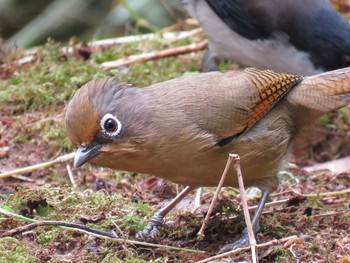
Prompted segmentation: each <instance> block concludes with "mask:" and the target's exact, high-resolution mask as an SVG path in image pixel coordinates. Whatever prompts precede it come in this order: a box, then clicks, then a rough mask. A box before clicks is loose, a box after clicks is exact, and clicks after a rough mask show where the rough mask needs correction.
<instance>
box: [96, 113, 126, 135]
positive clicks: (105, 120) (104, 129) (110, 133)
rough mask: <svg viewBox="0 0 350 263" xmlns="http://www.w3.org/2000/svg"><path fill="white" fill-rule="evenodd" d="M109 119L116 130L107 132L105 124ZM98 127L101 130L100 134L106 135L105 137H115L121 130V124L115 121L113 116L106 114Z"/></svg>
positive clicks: (115, 118)
mask: <svg viewBox="0 0 350 263" xmlns="http://www.w3.org/2000/svg"><path fill="white" fill-rule="evenodd" d="M110 119H111V120H113V121H115V124H116V128H115V129H114V130H113V131H108V130H106V128H105V125H106V122H107V121H108V120H110ZM100 126H101V129H102V133H103V134H106V135H108V136H110V137H112V136H117V135H118V134H119V133H120V131H121V129H122V123H121V122H120V121H119V120H118V119H117V117H115V116H114V115H112V114H110V113H106V114H105V115H104V116H103V117H102V119H101V122H100Z"/></svg>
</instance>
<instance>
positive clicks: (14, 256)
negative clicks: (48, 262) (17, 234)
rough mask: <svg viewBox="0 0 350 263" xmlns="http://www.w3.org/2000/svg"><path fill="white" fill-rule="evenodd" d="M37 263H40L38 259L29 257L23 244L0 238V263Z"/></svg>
mask: <svg viewBox="0 0 350 263" xmlns="http://www.w3.org/2000/svg"><path fill="white" fill-rule="evenodd" d="M7 262H14V263H17V262H18V263H22V262H28V263H37V262H42V261H40V260H39V259H37V258H35V257H33V256H32V255H30V253H29V251H28V248H27V246H26V244H25V243H23V242H21V241H19V240H17V239H15V238H12V237H4V238H0V263H7Z"/></svg>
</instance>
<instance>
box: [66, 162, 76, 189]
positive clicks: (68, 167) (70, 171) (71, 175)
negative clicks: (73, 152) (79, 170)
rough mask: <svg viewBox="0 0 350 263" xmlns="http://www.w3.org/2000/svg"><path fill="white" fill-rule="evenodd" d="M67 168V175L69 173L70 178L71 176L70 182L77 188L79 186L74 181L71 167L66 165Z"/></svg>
mask: <svg viewBox="0 0 350 263" xmlns="http://www.w3.org/2000/svg"><path fill="white" fill-rule="evenodd" d="M66 168H67V173H68V176H69V180H70V182H71V183H72V185H73V188H77V184H76V183H75V180H74V177H73V172H72V169H71V168H70V165H69V164H68V163H67V165H66Z"/></svg>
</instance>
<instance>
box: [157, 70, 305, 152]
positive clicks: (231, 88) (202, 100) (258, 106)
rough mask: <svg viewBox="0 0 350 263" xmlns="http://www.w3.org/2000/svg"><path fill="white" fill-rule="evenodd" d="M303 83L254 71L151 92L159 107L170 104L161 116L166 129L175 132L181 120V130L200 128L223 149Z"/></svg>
mask: <svg viewBox="0 0 350 263" xmlns="http://www.w3.org/2000/svg"><path fill="white" fill-rule="evenodd" d="M301 80H302V77H301V76H297V75H292V74H285V73H276V72H273V71H270V70H263V71H261V70H257V69H252V68H250V69H245V70H240V71H227V72H210V73H201V74H197V75H190V76H186V77H182V78H178V79H174V80H170V81H166V82H163V83H159V84H156V85H153V86H152V87H150V88H151V90H153V91H154V94H155V96H157V97H158V99H157V101H158V104H159V105H160V104H165V103H166V105H163V106H164V107H162V111H161V112H159V113H158V114H162V116H161V117H160V118H161V119H163V120H164V125H167V126H168V127H169V126H171V129H172V130H174V131H175V130H176V129H178V125H177V122H178V120H179V119H181V122H182V125H181V127H182V126H185V125H187V126H191V127H197V128H196V130H197V133H202V134H207V135H210V136H211V137H213V138H216V139H215V140H216V142H217V143H216V144H217V145H220V146H223V145H226V144H227V143H229V142H230V141H232V140H233V139H235V138H237V137H238V136H240V135H241V134H242V133H244V132H245V131H247V130H248V129H249V128H251V127H252V126H253V125H254V124H255V123H256V122H257V121H259V119H261V118H262V117H263V116H264V115H265V114H266V113H267V112H268V111H269V110H270V109H271V108H272V107H273V105H274V104H275V103H276V102H278V101H279V100H280V99H281V98H282V97H283V96H284V95H285V94H286V93H287V92H288V91H289V90H290V89H291V88H292V87H293V86H295V84H297V83H298V82H300V81H301ZM184 122H186V124H184ZM172 125H173V126H172ZM168 129H169V128H168Z"/></svg>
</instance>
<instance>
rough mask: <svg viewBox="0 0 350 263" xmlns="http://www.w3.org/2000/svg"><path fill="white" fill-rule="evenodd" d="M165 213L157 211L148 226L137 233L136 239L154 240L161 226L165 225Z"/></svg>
mask: <svg viewBox="0 0 350 263" xmlns="http://www.w3.org/2000/svg"><path fill="white" fill-rule="evenodd" d="M163 218H164V216H163V215H160V214H159V213H155V214H154V215H153V216H152V218H151V219H150V221H149V222H148V224H147V226H146V227H145V228H144V229H143V230H141V231H139V232H138V233H137V234H136V239H138V240H145V241H151V240H154V239H155V238H156V237H157V235H158V234H159V228H160V226H162V225H163Z"/></svg>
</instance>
